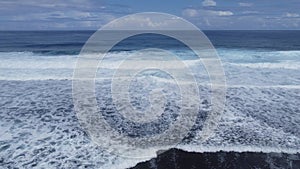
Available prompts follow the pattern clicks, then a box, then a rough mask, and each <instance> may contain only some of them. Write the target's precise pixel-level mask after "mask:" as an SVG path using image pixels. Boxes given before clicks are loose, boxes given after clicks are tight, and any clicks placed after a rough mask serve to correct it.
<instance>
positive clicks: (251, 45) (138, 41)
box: [0, 31, 300, 55]
mask: <svg viewBox="0 0 300 169" xmlns="http://www.w3.org/2000/svg"><path fill="white" fill-rule="evenodd" d="M93 33H94V31H0V52H34V53H43V54H50V55H59V54H78V53H79V52H80V50H81V48H82V46H83V45H84V43H85V42H86V41H87V39H88V38H89V37H90V36H91V35H92V34H93ZM204 33H205V34H206V36H207V37H208V38H209V40H210V41H211V42H212V44H213V45H214V46H215V47H216V48H227V49H253V50H280V51H289V50H293V51H294V50H300V31H204ZM149 39H150V40H149ZM157 42H161V43H160V44H161V45H162V47H170V48H176V47H177V48H178V47H180V46H182V45H180V44H178V43H176V42H174V41H173V42H170V38H167V37H164V36H158V35H153V34H152V35H151V34H148V35H147V34H146V35H142V36H137V37H135V38H130V40H127V41H126V43H122V44H120V45H118V47H117V48H115V49H114V50H119V51H128V50H134V49H137V48H138V47H139V46H143V47H147V46H149V45H151V44H153V43H157ZM167 42H168V43H167Z"/></svg>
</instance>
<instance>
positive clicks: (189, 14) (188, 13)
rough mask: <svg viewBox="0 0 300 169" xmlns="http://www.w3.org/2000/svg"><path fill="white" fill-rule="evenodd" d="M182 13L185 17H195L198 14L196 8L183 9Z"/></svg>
mask: <svg viewBox="0 0 300 169" xmlns="http://www.w3.org/2000/svg"><path fill="white" fill-rule="evenodd" d="M182 15H183V16H187V17H195V16H197V15H198V11H197V10H196V9H185V10H183V11H182Z"/></svg>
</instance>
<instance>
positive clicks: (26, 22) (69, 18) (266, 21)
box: [0, 0, 300, 30]
mask: <svg viewBox="0 0 300 169" xmlns="http://www.w3.org/2000/svg"><path fill="white" fill-rule="evenodd" d="M299 9H300V0H147V1H146V0H109V1H108V0H107V1H105V0H85V1H84V0H26V1H25V0H0V30H86V29H89V30H96V29H98V28H100V27H101V25H104V24H106V23H108V22H109V21H112V20H113V19H115V18H118V17H120V16H124V15H128V14H132V13H137V12H164V13H170V14H173V15H177V16H180V17H183V18H185V19H187V20H189V21H191V22H192V23H194V24H195V25H197V26H198V27H199V28H200V29H221V30H224V29H226V30H228V29H235V30H237V29H267V30H274V29H275V30H276V29H277V30H278V29H280V30H282V29H298V30H299V29H300V10H299Z"/></svg>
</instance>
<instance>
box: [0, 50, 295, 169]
mask: <svg viewBox="0 0 300 169" xmlns="http://www.w3.org/2000/svg"><path fill="white" fill-rule="evenodd" d="M222 50H223V49H222ZM222 50H221V51H220V56H221V59H222V61H223V63H224V68H225V73H226V77H227V83H228V84H229V86H228V92H227V102H226V108H225V112H224V113H223V115H222V118H221V120H220V123H219V126H218V128H217V129H216V130H215V132H214V133H215V134H214V136H213V137H211V138H209V139H208V140H206V141H205V142H201V141H199V139H198V138H199V136H201V128H196V129H195V130H194V132H193V133H192V135H191V137H190V140H188V141H184V142H182V143H181V144H179V145H178V146H177V148H181V149H183V150H187V151H196V152H216V151H221V150H222V151H236V152H244V151H251V152H285V153H299V152H300V149H299V147H300V132H299V131H300V130H299V129H300V126H299V124H300V110H299V104H300V103H299V101H300V99H299V95H300V90H299V89H300V87H299V86H300V75H299V69H300V68H299V66H298V67H297V66H296V64H298V63H299V62H298V61H299V60H298V59H299V58H298V56H299V54H300V52H299V51H289V52H288V51H268V52H266V51H262V52H260V51H246V52H245V51H238V50H228V49H226V50H223V51H222ZM128 54H130V52H113V53H110V54H108V55H109V56H111V57H109V56H108V58H107V60H105V61H104V62H103V63H104V65H103V67H102V68H103V69H102V70H99V72H98V74H97V78H99V79H98V81H97V83H99V84H100V85H97V86H98V87H99V86H101V87H102V88H101V90H100V89H98V90H99V91H101V92H99V94H100V96H102V95H104V96H105V94H106V93H109V90H108V89H109V87H110V85H109V83H106V82H105V80H106V79H109V77H110V75H112V70H113V69H114V68H117V67H118V65H119V64H120V63H121V61H120V59H119V58H122V57H126V55H128ZM256 55H261V56H262V57H263V59H261V57H256ZM265 56H266V57H265ZM267 56H268V57H271V59H269V60H265V59H266V58H268V57H267ZM272 56H274V57H272ZM236 57H237V58H236ZM255 58H256V60H255ZM76 59H77V57H76V56H71V55H65V56H41V55H40V54H33V53H30V52H29V53H28V52H20V53H19V52H9V53H4V52H2V53H0V60H1V62H0V70H1V71H0V80H2V81H0V86H1V87H0V93H1V98H4V99H0V105H1V106H2V107H3V109H2V112H1V114H0V118H1V119H2V120H1V121H0V126H1V131H0V134H1V137H0V149H1V151H0V157H2V158H4V159H5V162H7V163H5V165H7V166H9V164H10V163H9V162H11V163H12V164H13V166H15V167H21V168H22V167H23V168H24V167H27V168H30V167H31V166H34V165H36V166H37V167H49V166H52V167H54V168H55V167H60V168H70V167H71V168H72V167H73V168H75V167H77V164H79V163H80V164H83V165H87V167H95V168H96V167H97V168H99V167H102V168H126V167H131V166H134V165H135V164H136V163H138V162H141V161H145V160H147V159H149V158H152V157H155V156H156V154H155V153H156V151H155V150H157V149H153V150H152V149H151V150H140V151H141V152H140V153H141V154H143V155H144V156H145V155H146V156H148V158H140V159H128V158H126V157H120V156H117V155H114V154H110V153H109V152H106V151H104V150H103V149H102V148H100V147H98V146H96V145H95V144H94V143H93V142H92V141H91V140H90V139H89V137H88V136H87V135H86V134H85V132H84V131H83V130H82V128H81V126H80V125H79V123H78V121H77V118H76V116H75V112H74V111H73V107H72V96H71V82H70V81H58V79H69V80H71V79H72V74H73V68H74V66H75V63H76ZM184 62H185V63H186V64H187V65H188V66H191V69H193V72H194V73H195V74H194V75H195V76H196V79H197V80H198V82H199V86H200V89H201V92H202V95H203V98H201V99H202V101H203V102H204V103H205V101H204V100H206V102H207V103H205V104H203V105H206V106H207V105H209V101H208V100H209V96H208V95H209V89H208V88H206V87H203V86H209V84H210V83H209V81H205V80H203V79H204V78H205V77H206V74H207V73H206V72H205V71H204V69H203V66H201V63H199V62H195V61H194V60H192V59H189V60H185V61H184ZM290 63H291V64H290ZM264 64H265V65H268V66H264ZM270 65H271V66H270ZM291 65H292V66H291ZM198 66H199V67H198ZM111 69H112V70H111ZM152 78H153V81H155V82H157V83H166V82H169V81H168V80H166V79H165V78H164V77H163V76H159V75H157V76H154V77H152ZM32 79H34V80H39V81H31V80H32ZM47 79H55V80H47ZM10 80H18V81H10ZM20 80H23V81H20ZM104 89H107V90H104ZM101 94H102V95H101ZM206 94H207V95H206ZM202 95H201V96H202ZM145 97H146V96H145ZM103 102H104V103H107V102H106V101H103ZM99 103H100V102H99ZM103 106H106V105H103ZM207 109H209V106H207ZM159 149H164V147H161V148H159ZM4 156H5V157H4Z"/></svg>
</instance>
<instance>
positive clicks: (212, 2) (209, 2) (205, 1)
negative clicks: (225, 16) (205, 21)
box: [202, 0, 217, 6]
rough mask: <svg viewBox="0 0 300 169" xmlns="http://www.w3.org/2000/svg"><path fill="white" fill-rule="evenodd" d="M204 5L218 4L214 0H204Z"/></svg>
mask: <svg viewBox="0 0 300 169" xmlns="http://www.w3.org/2000/svg"><path fill="white" fill-rule="evenodd" d="M202 5H203V6H216V5H217V3H216V2H215V1H214V0H204V1H203V2H202Z"/></svg>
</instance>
